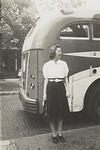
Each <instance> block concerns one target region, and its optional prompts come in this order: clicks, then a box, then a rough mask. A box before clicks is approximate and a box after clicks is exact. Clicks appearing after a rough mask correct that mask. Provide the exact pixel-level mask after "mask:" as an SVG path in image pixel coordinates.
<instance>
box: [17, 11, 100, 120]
mask: <svg viewBox="0 0 100 150" xmlns="http://www.w3.org/2000/svg"><path fill="white" fill-rule="evenodd" d="M55 44H59V45H60V46H61V49H62V53H63V54H62V60H64V61H66V62H67V64H68V67H69V75H68V76H69V86H70V98H69V99H68V104H69V108H70V112H79V111H81V110H83V109H84V110H86V112H87V115H89V117H90V118H92V119H94V120H96V121H98V120H99V119H100V11H97V10H94V11H93V10H92V11H91V10H80V9H78V10H61V11H57V12H52V13H49V14H48V15H46V16H45V17H44V18H42V19H40V20H39V21H38V23H37V25H36V26H33V27H32V29H31V30H30V32H29V33H28V34H27V36H26V38H25V41H24V45H23V50H22V65H21V66H22V79H21V80H22V88H21V89H20V92H19V98H20V100H21V102H22V105H23V107H24V109H25V110H26V111H27V112H31V113H36V114H37V113H42V109H43V106H42V100H43V83H44V78H43V72H42V68H43V65H44V63H45V62H47V61H49V49H50V47H51V46H52V45H55Z"/></svg>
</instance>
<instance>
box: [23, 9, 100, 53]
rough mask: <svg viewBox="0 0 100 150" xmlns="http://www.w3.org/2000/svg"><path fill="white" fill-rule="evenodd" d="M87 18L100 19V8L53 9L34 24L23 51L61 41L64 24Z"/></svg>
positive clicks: (45, 46)
mask: <svg viewBox="0 0 100 150" xmlns="http://www.w3.org/2000/svg"><path fill="white" fill-rule="evenodd" d="M85 20H86V21H87V20H88V21H89V20H99V21H100V10H90V9H79V8H78V9H66V10H61V11H51V12H50V13H48V14H47V15H46V16H44V17H43V18H41V19H40V20H39V21H38V23H37V25H36V26H35V27H34V26H33V27H32V29H31V30H30V31H29V33H28V34H27V36H26V38H25V41H24V44H23V50H22V52H23V51H26V50H30V49H46V48H47V47H49V46H52V45H54V44H56V43H58V42H60V40H61V39H60V38H58V35H57V34H58V32H59V30H60V29H61V28H62V27H63V26H64V25H66V24H68V23H71V22H75V21H85ZM44 41H45V42H44Z"/></svg>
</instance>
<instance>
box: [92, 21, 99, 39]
mask: <svg viewBox="0 0 100 150" xmlns="http://www.w3.org/2000/svg"><path fill="white" fill-rule="evenodd" d="M93 37H94V38H100V24H93Z"/></svg>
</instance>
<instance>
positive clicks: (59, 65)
mask: <svg viewBox="0 0 100 150" xmlns="http://www.w3.org/2000/svg"><path fill="white" fill-rule="evenodd" d="M68 72H69V69H68V66H67V63H66V62H65V61H62V60H58V61H57V62H55V61H54V60H50V61H48V62H47V63H45V64H44V66H43V75H44V78H64V77H65V76H68Z"/></svg>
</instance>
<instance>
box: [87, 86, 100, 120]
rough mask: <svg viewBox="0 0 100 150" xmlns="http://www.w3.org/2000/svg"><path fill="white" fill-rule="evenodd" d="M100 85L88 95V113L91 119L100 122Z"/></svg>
mask: <svg viewBox="0 0 100 150" xmlns="http://www.w3.org/2000/svg"><path fill="white" fill-rule="evenodd" d="M99 86H100V85H98V86H97V87H95V88H93V89H92V90H91V92H89V95H88V100H87V101H88V103H87V112H88V115H89V117H90V118H91V119H92V120H94V121H96V122H100V87H99Z"/></svg>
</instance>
